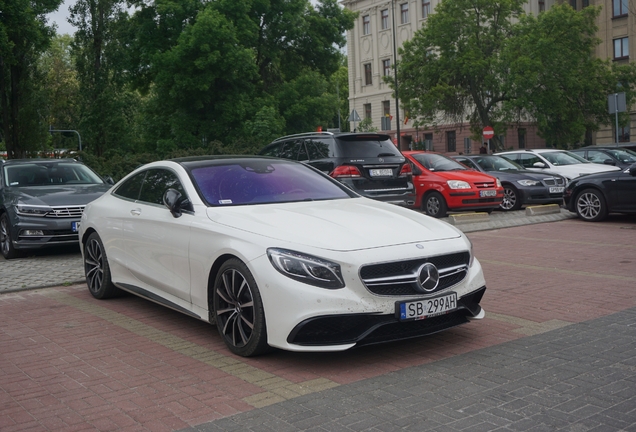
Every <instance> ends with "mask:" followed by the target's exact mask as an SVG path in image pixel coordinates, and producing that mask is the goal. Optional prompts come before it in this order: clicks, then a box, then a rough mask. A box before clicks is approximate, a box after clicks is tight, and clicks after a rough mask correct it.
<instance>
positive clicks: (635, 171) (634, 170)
mask: <svg viewBox="0 0 636 432" xmlns="http://www.w3.org/2000/svg"><path fill="white" fill-rule="evenodd" d="M627 169H628V170H629V175H631V176H632V177H636V163H635V164H632V165H631V166H630V167H629V168H627Z"/></svg>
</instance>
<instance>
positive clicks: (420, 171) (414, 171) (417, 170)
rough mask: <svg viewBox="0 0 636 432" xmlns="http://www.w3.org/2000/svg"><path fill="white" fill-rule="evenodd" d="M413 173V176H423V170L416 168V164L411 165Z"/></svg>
mask: <svg viewBox="0 0 636 432" xmlns="http://www.w3.org/2000/svg"><path fill="white" fill-rule="evenodd" d="M411 171H412V172H413V175H422V170H421V169H419V168H418V167H416V166H415V165H414V164H411Z"/></svg>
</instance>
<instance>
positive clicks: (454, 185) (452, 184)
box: [446, 180, 470, 189]
mask: <svg viewBox="0 0 636 432" xmlns="http://www.w3.org/2000/svg"><path fill="white" fill-rule="evenodd" d="M446 183H447V184H448V187H449V188H451V189H470V184H468V183H467V182H465V181H462V180H447V181H446Z"/></svg>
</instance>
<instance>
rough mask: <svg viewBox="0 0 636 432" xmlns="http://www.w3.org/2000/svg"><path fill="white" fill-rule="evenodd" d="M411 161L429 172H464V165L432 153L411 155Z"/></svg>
mask: <svg viewBox="0 0 636 432" xmlns="http://www.w3.org/2000/svg"><path fill="white" fill-rule="evenodd" d="M411 156H412V157H413V159H415V160H416V161H418V162H419V163H420V164H422V166H423V167H424V168H426V169H428V170H430V171H465V170H467V169H468V168H466V167H465V166H464V165H462V164H460V163H459V162H457V161H456V160H454V159H451V158H449V157H446V156H443V155H440V154H434V153H413V154H412V155H411Z"/></svg>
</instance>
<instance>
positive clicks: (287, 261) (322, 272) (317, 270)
mask: <svg viewBox="0 0 636 432" xmlns="http://www.w3.org/2000/svg"><path fill="white" fill-rule="evenodd" d="M267 257H268V258H269V261H270V262H271V263H272V265H273V266H274V268H275V269H276V270H278V271H279V272H280V273H282V274H284V275H285V276H287V277H288V278H291V279H294V280H297V281H299V282H304V283H306V284H309V285H314V286H317V287H320V288H327V289H338V288H344V286H345V284H344V281H343V279H342V273H341V271H340V265H338V264H336V263H334V262H331V261H327V260H325V259H322V258H318V257H315V256H312V255H306V254H302V253H300V252H295V251H292V250H288V249H278V248H269V249H267Z"/></svg>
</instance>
